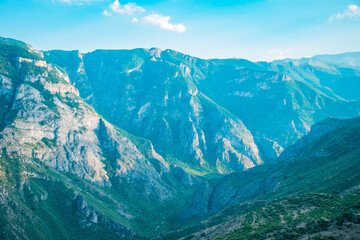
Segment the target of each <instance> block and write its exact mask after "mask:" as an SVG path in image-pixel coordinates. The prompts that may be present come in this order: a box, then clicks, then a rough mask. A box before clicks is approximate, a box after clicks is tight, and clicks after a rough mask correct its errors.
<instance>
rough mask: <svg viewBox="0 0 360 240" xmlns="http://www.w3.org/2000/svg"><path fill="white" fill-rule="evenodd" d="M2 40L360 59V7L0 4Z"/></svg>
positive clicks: (356, 3) (317, 3) (63, 1)
mask: <svg viewBox="0 0 360 240" xmlns="http://www.w3.org/2000/svg"><path fill="white" fill-rule="evenodd" d="M0 36H3V37H11V38H15V39H19V40H22V41H25V42H27V43H30V44H31V45H33V46H34V47H35V48H36V49H40V50H49V49H64V50H73V49H79V50H80V51H82V52H89V51H93V50H95V49H131V48H138V47H145V48H151V47H159V48H161V49H174V50H176V51H180V52H184V53H187V54H190V55H193V56H197V57H201V58H232V57H236V58H246V59H250V60H254V61H257V60H273V59H279V58H284V57H291V58H300V57H305V56H312V55H316V54H323V53H329V54H333V53H342V52H350V51H360V0H252V1H251V0H238V1H232V0H222V1H221V0H219V1H218V0H196V1H195V0H169V1H165V0H137V1H136V0H134V1H132V0H131V1H126V0H0Z"/></svg>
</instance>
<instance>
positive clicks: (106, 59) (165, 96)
mask: <svg viewBox="0 0 360 240" xmlns="http://www.w3.org/2000/svg"><path fill="white" fill-rule="evenodd" d="M58 54H60V53H59V52H46V53H45V55H46V56H48V57H47V58H49V59H50V61H51V60H52V59H54V58H56V59H58V58H57V55H58ZM63 54H64V55H66V54H68V55H70V54H72V55H74V53H66V52H65V53H63ZM160 54H161V51H160V50H158V49H151V50H144V49H135V50H131V51H124V50H120V51H101V50H98V51H95V52H93V53H89V54H86V55H85V56H84V57H83V63H82V62H81V59H80V58H79V59H80V60H79V61H78V63H79V64H78V65H77V68H74V67H72V66H71V65H69V66H66V65H65V64H66V63H67V61H65V63H59V62H57V63H58V64H60V65H62V66H64V67H65V69H69V70H68V71H69V72H70V73H71V74H70V79H72V81H74V84H75V86H76V87H77V88H79V89H80V93H82V97H83V98H84V99H86V100H87V101H88V102H89V103H90V104H91V105H93V106H94V108H95V109H97V111H99V112H100V113H101V114H102V115H103V116H105V117H106V118H107V119H109V120H110V121H111V122H112V123H113V124H115V125H116V126H118V127H120V128H124V129H126V130H127V131H130V132H131V133H133V134H135V135H139V136H142V137H146V138H149V139H150V140H151V141H152V142H153V143H154V145H155V147H156V149H159V152H160V153H161V154H162V155H164V156H167V157H166V159H168V160H169V161H170V162H174V163H177V164H180V165H182V166H186V165H190V166H192V168H195V169H199V170H200V171H204V170H205V171H210V172H220V173H226V172H231V171H234V170H235V171H237V170H243V169H247V168H250V167H253V166H256V165H259V164H261V163H262V162H263V161H262V159H261V157H260V153H259V149H258V148H257V145H256V144H255V142H254V139H253V137H252V135H251V133H250V132H249V131H248V130H247V128H246V127H245V126H244V124H243V123H242V122H241V120H240V119H239V118H237V117H235V116H233V115H232V114H231V113H229V112H228V111H227V110H226V109H224V108H222V107H221V106H218V105H217V104H216V103H214V102H213V101H212V100H210V99H209V98H207V97H206V96H205V95H204V94H203V93H201V92H199V91H198V89H197V87H196V86H195V85H194V83H193V82H191V81H190V80H189V79H188V78H187V77H186V73H185V72H184V71H183V70H182V66H181V64H180V65H175V64H173V63H171V62H168V61H165V60H162V59H161V57H160ZM72 61H73V60H72ZM82 64H83V68H82ZM184 67H185V66H184ZM79 69H80V70H79ZM79 73H80V74H79ZM105 93H106V94H105Z"/></svg>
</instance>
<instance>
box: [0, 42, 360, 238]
mask: <svg viewBox="0 0 360 240" xmlns="http://www.w3.org/2000/svg"><path fill="white" fill-rule="evenodd" d="M359 89H360V54H359V53H345V54H339V55H319V56H314V57H312V58H303V59H284V60H277V61H274V62H250V61H247V60H244V59H209V60H205V59H199V58H195V57H192V56H189V55H185V54H182V53H179V52H176V51H173V50H164V51H163V50H160V49H157V48H152V49H133V50H96V51H93V52H90V53H86V54H83V53H80V52H79V51H62V50H52V51H38V50H35V49H34V48H33V47H31V46H30V45H28V44H26V43H23V42H21V41H18V40H14V39H8V38H0V102H1V109H0V149H1V150H0V192H1V194H0V203H1V205H0V222H1V225H0V233H1V236H2V237H3V238H4V239H130V238H131V239H134V238H135V239H155V238H158V239H179V238H194V239H199V238H204V239H206V238H210V239H213V238H217V237H219V238H225V239H232V238H234V239H237V238H239V237H240V236H242V237H243V238H244V239H247V238H275V239H277V238H278V237H279V238H280V237H286V236H288V237H289V236H290V237H293V238H300V237H306V236H307V237H309V238H316V237H321V236H328V235H329V236H330V235H331V236H334V237H339V236H340V235H339V234H345V233H344V232H341V231H345V230H343V228H345V227H346V228H348V232H351V231H352V232H354V233H353V234H352V235H354V234H357V233H355V232H356V231H357V229H359V223H360V222H359V219H360V218H359V204H360V203H359V198H358V192H357V190H358V189H359V187H358V186H359V184H360V178H359V169H358V166H359V160H360V153H359V150H360V145H359V141H360V130H359V129H360V120H359V116H360V94H359V93H360V91H359ZM320 203H323V204H320ZM303 206H307V207H303ZM326 206H328V207H327V208H326ZM331 206H346V208H344V207H337V208H334V209H332V208H331ZM284 209H285V210H284ZM304 209H305V210H304ZM324 209H325V210H326V211H325V210H324ZM290 210H291V211H290ZM270 211H271V214H270V213H269V212H270ZM297 211H300V213H297ZM295 212H296V214H295ZM310 213H311V214H310ZM345 213H346V214H345ZM269 214H270V215H271V216H272V217H271V218H270V217H266V216H268V215H269ZM344 214H345V215H344ZM255 215H256V216H258V217H255ZM290 215H294V216H295V215H296V217H293V218H291V217H290ZM279 219H280V220H279ZM321 219H322V220H323V221H320V220H321ZM324 219H326V221H325V220H324ZM339 219H340V220H339ZM270 220H271V222H272V223H273V224H264V223H265V222H267V221H270ZM324 221H325V222H324ZM341 221H342V222H341ZM344 224H345V225H346V226H345V225H344ZM349 224H350V225H349ZM300 225H301V226H300ZM298 226H300V227H298ZM319 226H322V227H319ZM300 228H301V229H300ZM317 228H318V229H320V230H319V231H317V230H315V229H317ZM341 228H342V229H341ZM299 229H300V230H299ZM340 232H341V233H340ZM255 233H256V234H258V235H256V234H255ZM287 234H288V235H287ZM348 235H349V234H348ZM354 236H355V235H354Z"/></svg>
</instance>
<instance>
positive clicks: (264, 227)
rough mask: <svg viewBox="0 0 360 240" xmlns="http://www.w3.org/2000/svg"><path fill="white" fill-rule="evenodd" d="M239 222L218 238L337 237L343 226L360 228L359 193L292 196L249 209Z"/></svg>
mask: <svg viewBox="0 0 360 240" xmlns="http://www.w3.org/2000/svg"><path fill="white" fill-rule="evenodd" d="M240 221H241V222H240V223H239V224H238V225H239V226H238V227H237V228H236V230H234V231H232V232H231V233H228V234H226V235H224V236H222V237H219V238H218V239H266V238H274V239H300V238H302V237H305V236H308V237H311V238H313V239H316V238H318V239H338V238H339V237H340V233H339V230H341V229H343V228H345V229H348V231H349V230H350V229H352V228H356V229H357V230H359V229H360V225H359V224H360V193H353V194H346V195H329V194H319V193H313V194H304V195H298V196H293V197H289V198H286V199H284V200H282V201H279V202H277V203H275V204H272V205H269V206H265V207H263V208H261V209H259V210H256V211H251V212H249V213H247V214H245V215H244V216H243V217H242V219H241V220H240ZM357 236H359V233H357ZM354 237H355V236H354Z"/></svg>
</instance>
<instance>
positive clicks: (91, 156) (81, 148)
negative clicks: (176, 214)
mask: <svg viewBox="0 0 360 240" xmlns="http://www.w3.org/2000/svg"><path fill="white" fill-rule="evenodd" d="M38 62H39V61H37V60H31V59H26V58H18V59H15V65H16V66H17V71H18V72H21V73H22V76H21V79H20V81H19V80H18V81H15V80H13V79H11V78H7V77H5V76H1V78H0V79H1V84H2V88H1V89H2V90H1V93H0V94H1V96H2V97H3V98H4V99H5V100H6V103H7V105H5V106H4V108H3V109H2V115H3V116H4V118H3V123H4V129H3V130H2V132H1V139H0V146H1V149H2V154H7V155H9V156H17V157H18V158H20V159H23V161H29V159H39V160H40V161H41V162H43V163H45V164H46V165H48V166H51V167H53V168H54V169H56V170H58V171H61V172H66V173H71V174H74V175H76V176H77V177H80V178H82V179H85V180H88V181H90V182H93V183H95V184H97V185H99V186H106V187H111V185H112V184H113V183H114V181H115V180H111V179H110V177H111V176H113V177H114V179H125V180H126V182H128V183H129V184H132V183H138V184H140V185H141V186H138V188H139V191H142V192H143V194H145V195H154V196H157V197H159V199H160V200H165V199H168V198H172V194H171V193H170V192H169V190H167V189H166V187H164V186H163V185H164V183H163V182H162V180H161V174H162V172H158V171H157V170H156V169H155V167H154V166H153V165H152V163H150V162H149V160H148V159H149V157H151V158H152V159H154V161H156V164H157V165H161V167H162V168H163V169H165V170H164V171H169V170H168V167H167V166H166V165H165V162H164V160H163V159H162V157H161V156H160V155H158V154H157V153H156V152H155V151H154V149H153V148H150V147H151V146H150V147H149V146H148V147H145V149H147V148H149V150H146V151H145V152H144V153H142V152H140V151H139V149H138V148H137V146H136V145H135V144H134V143H133V142H131V141H130V140H129V139H128V138H127V137H125V136H124V135H123V134H121V133H120V132H118V131H117V130H115V129H114V128H113V126H112V125H111V124H109V123H108V122H107V121H105V120H104V119H103V118H102V117H101V116H99V115H98V114H97V113H96V112H95V111H94V110H93V109H92V108H91V107H90V106H89V105H87V104H86V103H85V102H84V101H83V100H82V99H81V98H80V97H79V93H78V91H77V89H76V88H75V87H73V86H72V85H70V84H69V78H68V77H67V75H66V74H65V73H62V72H61V71H60V70H59V69H57V68H56V67H55V66H53V65H51V64H48V63H46V62H45V61H41V64H39V63H38ZM24 63H26V65H25V64H24ZM34 70H35V72H37V74H34ZM150 145H151V143H150ZM146 152H149V153H146ZM109 156H110V158H109ZM166 169H167V170H166Z"/></svg>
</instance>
